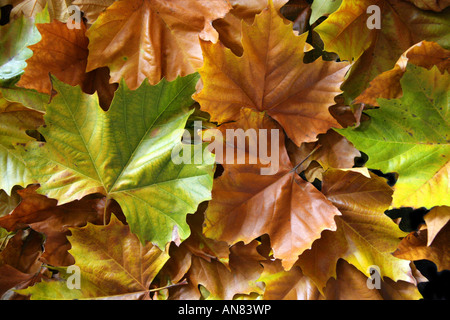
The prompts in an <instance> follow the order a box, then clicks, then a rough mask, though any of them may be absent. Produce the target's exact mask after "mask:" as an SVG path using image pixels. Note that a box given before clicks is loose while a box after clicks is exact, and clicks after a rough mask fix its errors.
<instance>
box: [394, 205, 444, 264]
mask: <svg viewBox="0 0 450 320" xmlns="http://www.w3.org/2000/svg"><path fill="white" fill-rule="evenodd" d="M427 216H428V217H427ZM449 216H450V210H449V207H446V206H443V207H435V208H433V209H432V210H430V212H428V213H427V214H426V215H425V217H424V219H425V222H426V224H427V228H422V229H421V230H419V231H413V232H411V233H410V234H409V235H408V236H407V237H405V238H404V239H403V240H402V241H401V242H400V244H399V245H398V249H397V250H396V251H395V252H394V256H396V257H398V258H401V259H408V260H422V259H426V260H430V261H433V262H434V263H435V264H436V266H437V269H438V270H439V271H442V270H445V269H450V258H449V255H448V252H449V250H450V248H449V243H450V224H449V223H448V220H449Z"/></svg>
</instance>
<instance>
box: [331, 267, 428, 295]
mask: <svg viewBox="0 0 450 320" xmlns="http://www.w3.org/2000/svg"><path fill="white" fill-rule="evenodd" d="M336 269H337V278H336V279H330V280H329V281H328V283H327V286H326V288H325V290H324V294H325V298H326V299H327V300H417V299H420V298H421V297H422V296H421V294H420V293H419V290H418V289H417V287H416V286H415V285H414V284H412V283H409V282H405V281H397V282H395V281H392V280H391V279H389V278H385V279H383V281H381V282H380V289H376V288H374V289H371V288H369V287H368V286H367V280H368V278H367V277H366V276H365V275H364V274H363V273H362V272H360V271H359V270H358V269H357V268H355V267H354V266H352V265H351V264H349V263H348V262H346V261H345V260H342V259H341V260H339V261H338V264H337V268H336Z"/></svg>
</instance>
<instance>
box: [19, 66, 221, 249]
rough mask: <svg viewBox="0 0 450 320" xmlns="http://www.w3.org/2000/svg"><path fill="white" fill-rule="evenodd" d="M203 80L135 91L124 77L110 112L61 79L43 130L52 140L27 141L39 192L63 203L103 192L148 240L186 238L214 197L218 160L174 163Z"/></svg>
mask: <svg viewBox="0 0 450 320" xmlns="http://www.w3.org/2000/svg"><path fill="white" fill-rule="evenodd" d="M198 78H199V77H198V74H192V75H189V76H186V77H183V78H178V79H177V80H175V81H172V82H167V81H166V80H162V81H161V82H160V83H159V84H157V85H155V86H150V85H149V84H148V82H145V83H144V84H142V85H141V86H140V87H139V88H138V89H137V90H134V91H132V90H129V89H128V88H127V87H126V85H125V84H124V82H122V83H121V84H120V86H119V88H118V89H117V91H116V93H115V96H114V99H113V101H112V104H111V107H110V109H109V111H107V112H105V111H103V110H102V109H101V108H100V107H99V105H98V99H97V97H96V96H91V95H87V94H84V93H82V92H81V89H80V88H79V87H72V86H69V85H66V84H63V83H62V82H60V81H58V80H57V79H54V80H53V87H54V89H55V90H56V91H57V92H58V94H57V95H56V96H55V97H54V98H53V100H52V102H51V103H50V104H49V105H48V106H47V110H46V115H45V116H44V120H45V123H46V126H45V127H43V128H41V129H40V130H39V131H40V133H41V134H42V135H43V136H44V138H45V140H46V142H45V143H34V144H31V145H29V146H27V147H26V161H27V164H28V166H29V167H31V168H32V174H33V177H34V178H35V179H36V181H37V182H39V183H40V184H41V188H40V189H39V192H40V193H43V194H45V195H47V196H48V197H50V198H55V199H58V200H59V203H60V204H63V203H67V202H70V201H73V200H76V199H81V198H82V197H84V196H86V195H88V194H92V193H102V194H104V195H106V196H107V197H109V198H113V199H115V200H117V201H118V202H119V204H120V206H121V207H122V210H123V211H124V214H125V216H126V218H127V222H128V223H129V225H130V227H131V231H132V232H134V233H136V234H137V235H138V237H139V238H140V239H141V241H146V240H148V241H152V242H153V243H155V244H157V245H158V246H159V247H160V248H164V246H165V244H166V243H167V242H169V241H172V240H173V241H180V240H184V239H186V238H187V237H188V236H189V233H190V231H189V226H188V225H187V223H186V214H187V213H193V212H195V210H196V208H197V206H198V204H199V203H200V202H202V201H205V200H208V199H210V196H211V188H212V175H213V170H212V169H213V162H214V161H213V156H212V155H211V154H209V153H207V157H205V158H206V159H203V163H202V164H200V165H198V164H195V163H194V161H191V164H179V165H176V164H175V163H174V162H173V161H171V152H172V149H174V148H175V147H176V146H178V145H180V144H181V136H182V134H183V130H184V127H185V124H186V121H187V119H188V117H189V115H190V114H191V113H192V111H190V110H189V107H190V106H191V105H192V103H193V101H192V99H191V95H192V93H193V92H194V91H195V84H196V83H197V81H198ZM195 149H196V152H197V153H199V152H203V150H197V149H198V148H195ZM192 157H195V153H194V154H193V156H192Z"/></svg>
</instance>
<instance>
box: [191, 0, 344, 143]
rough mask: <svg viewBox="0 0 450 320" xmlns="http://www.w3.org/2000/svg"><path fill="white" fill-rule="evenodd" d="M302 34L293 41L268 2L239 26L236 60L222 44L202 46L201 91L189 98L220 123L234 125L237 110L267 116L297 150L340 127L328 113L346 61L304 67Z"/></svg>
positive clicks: (304, 36)
mask: <svg viewBox="0 0 450 320" xmlns="http://www.w3.org/2000/svg"><path fill="white" fill-rule="evenodd" d="M306 35H307V34H303V35H301V36H296V35H295V34H294V33H293V31H292V24H290V23H289V24H285V22H284V19H283V18H282V17H281V16H280V15H279V14H278V12H277V11H276V9H275V8H274V5H273V4H272V3H271V4H270V6H269V8H266V9H265V10H263V12H262V13H261V14H259V15H258V16H256V18H255V22H254V24H253V25H251V26H249V25H247V24H246V23H244V22H243V23H242V46H243V48H244V53H243V55H242V56H241V57H238V56H236V55H234V54H233V53H232V52H231V51H230V50H229V49H226V48H224V47H223V45H222V44H221V43H217V44H213V43H210V42H205V41H202V42H201V45H202V51H203V57H204V60H205V62H204V65H203V67H202V68H201V69H200V70H199V72H200V74H201V76H202V80H203V85H204V86H203V89H202V91H201V92H200V93H198V94H196V95H195V96H194V99H195V100H197V101H198V102H199V103H200V106H201V109H202V110H204V111H206V112H208V113H209V114H210V115H211V120H212V121H217V122H219V123H222V122H226V121H230V120H237V119H238V118H239V112H240V111H239V110H240V108H241V107H245V108H250V109H254V110H257V111H260V112H262V111H266V112H267V114H268V115H270V116H271V117H272V118H274V119H275V120H277V121H278V122H279V123H280V124H281V126H282V127H283V128H284V130H285V131H286V133H287V135H288V136H289V138H291V139H292V140H293V141H294V142H295V143H296V144H297V145H300V144H301V143H302V142H311V141H316V140H317V138H316V136H317V135H318V134H319V133H325V132H326V131H327V130H328V129H330V128H331V127H340V126H339V124H338V122H337V121H336V120H335V119H334V118H333V117H332V115H331V114H330V112H329V111H328V108H329V107H330V106H331V105H333V104H334V97H335V96H336V95H338V94H339V93H341V91H340V89H339V86H340V85H341V83H342V82H343V80H344V75H345V73H346V71H347V69H348V64H347V63H345V62H342V63H337V62H329V61H323V60H321V59H320V60H316V61H314V62H312V63H310V64H304V63H303V57H304V52H303V50H304V48H305V43H306Z"/></svg>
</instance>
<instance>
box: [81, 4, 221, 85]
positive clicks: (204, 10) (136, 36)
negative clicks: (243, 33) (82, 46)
mask: <svg viewBox="0 0 450 320" xmlns="http://www.w3.org/2000/svg"><path fill="white" fill-rule="evenodd" d="M229 9H230V4H229V3H228V2H227V1H226V0H213V1H201V0H193V1H189V2H187V1H185V0H175V1H162V0H157V1H150V0H120V1H116V2H114V3H113V4H112V5H111V6H109V7H108V8H107V9H106V11H104V12H103V13H102V14H101V15H100V16H99V17H98V19H97V20H96V21H95V23H94V24H93V25H92V26H91V27H90V28H89V30H88V32H87V36H88V37H89V57H88V65H87V71H91V70H93V69H96V68H99V67H103V66H108V67H109V69H110V70H111V82H120V79H121V78H124V79H125V82H126V84H127V86H128V87H129V88H130V89H133V90H134V89H136V88H137V87H139V85H140V84H141V83H142V81H144V79H145V78H148V79H149V82H150V83H151V84H156V83H158V82H159V80H161V78H163V77H164V78H166V79H167V80H169V81H171V80H174V79H175V78H176V77H177V76H185V75H187V74H190V73H193V72H195V70H196V69H197V68H199V67H200V66H201V65H202V53H201V49H200V43H199V37H200V38H202V39H204V40H206V41H217V39H218V34H217V31H215V30H214V28H213V27H212V25H211V22H212V21H213V20H215V19H217V18H221V17H223V16H224V15H225V14H226V13H227V12H228V11H229Z"/></svg>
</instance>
